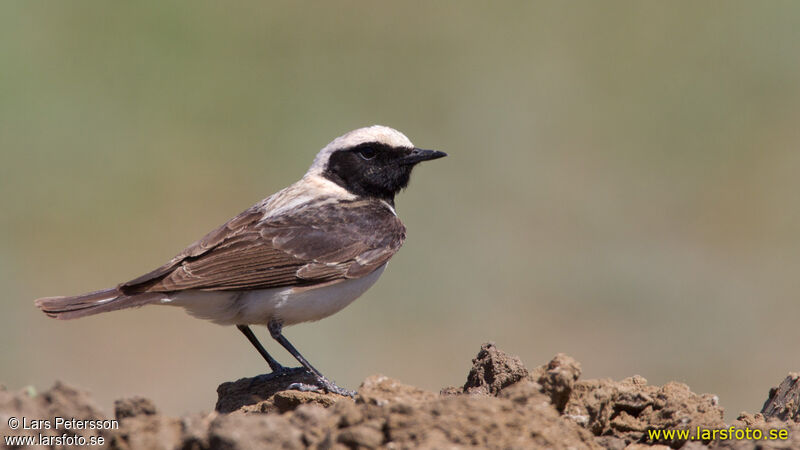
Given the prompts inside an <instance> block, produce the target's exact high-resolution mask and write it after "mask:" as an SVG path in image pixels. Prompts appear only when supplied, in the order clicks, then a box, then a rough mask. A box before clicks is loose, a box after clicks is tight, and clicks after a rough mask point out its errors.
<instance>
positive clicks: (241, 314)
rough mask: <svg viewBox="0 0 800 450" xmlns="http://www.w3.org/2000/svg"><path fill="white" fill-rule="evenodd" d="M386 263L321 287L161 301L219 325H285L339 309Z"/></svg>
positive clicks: (185, 295) (189, 294) (192, 294)
mask: <svg viewBox="0 0 800 450" xmlns="http://www.w3.org/2000/svg"><path fill="white" fill-rule="evenodd" d="M385 268H386V264H384V265H382V266H380V267H379V268H377V269H376V270H375V271H373V272H372V273H370V274H369V275H366V276H364V277H361V278H356V279H352V280H345V281H341V282H338V283H333V284H329V285H324V286H321V287H304V288H276V289H262V290H256V291H241V292H227V291H213V292H212V291H183V292H179V293H176V294H175V296H174V297H173V298H170V299H165V300H162V303H163V304H168V305H174V306H181V307H183V308H185V309H186V311H187V312H188V313H189V314H191V315H193V316H195V317H199V318H201V319H206V320H210V321H212V322H215V323H218V324H221V325H250V324H262V325H266V324H267V323H268V322H269V321H270V320H272V319H278V320H281V321H282V322H283V324H284V326H287V325H294V324H297V323H301V322H310V321H315V320H320V319H324V318H325V317H328V316H330V315H331V314H335V313H337V312H339V311H341V310H342V309H343V308H344V307H345V306H347V305H349V304H350V303H352V302H353V300H355V299H357V298H358V297H360V296H361V294H363V293H364V292H365V291H366V290H367V289H369V288H370V287H371V286H372V285H373V284H375V282H376V281H378V278H380V276H381V274H382V273H383V271H384V269H385Z"/></svg>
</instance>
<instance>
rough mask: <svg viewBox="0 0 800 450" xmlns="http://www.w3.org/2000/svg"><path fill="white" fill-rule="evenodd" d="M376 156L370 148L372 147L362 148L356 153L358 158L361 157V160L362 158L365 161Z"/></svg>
mask: <svg viewBox="0 0 800 450" xmlns="http://www.w3.org/2000/svg"><path fill="white" fill-rule="evenodd" d="M377 154H378V152H376V151H375V149H374V148H372V147H364V148H362V149H360V150H359V151H358V156H360V157H362V158H364V159H366V160H370V159H372V158H374V157H375V155H377Z"/></svg>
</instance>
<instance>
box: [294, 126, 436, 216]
mask: <svg viewBox="0 0 800 450" xmlns="http://www.w3.org/2000/svg"><path fill="white" fill-rule="evenodd" d="M444 156H447V154H446V153H444V152H439V151H435V150H423V149H420V148H417V147H414V144H412V143H411V141H410V140H409V139H408V138H407V137H406V136H405V135H404V134H403V133H401V132H399V131H397V130H395V129H392V128H389V127H384V126H381V125H374V126H371V127H365V128H359V129H357V130H353V131H351V132H349V133H347V134H345V135H343V136H339V137H338V138H336V139H334V140H333V141H332V142H331V143H330V144H328V145H326V146H325V148H323V149H322V150H320V152H319V153H318V154H317V157H316V158H315V159H314V163H313V164H312V165H311V168H310V169H309V173H313V174H315V175H321V176H323V177H325V178H327V179H329V180H331V181H333V182H334V183H336V184H338V185H339V186H341V187H343V188H345V189H346V190H347V191H349V192H351V193H353V194H355V195H358V196H363V197H374V198H380V199H383V200H386V201H389V202H391V203H393V202H394V196H395V195H396V194H397V193H398V192H400V190H401V189H403V188H405V187H406V186H408V180H409V178H410V176H411V170H412V169H413V168H414V166H415V165H417V164H418V163H420V162H422V161H428V160H431V159H437V158H442V157H444Z"/></svg>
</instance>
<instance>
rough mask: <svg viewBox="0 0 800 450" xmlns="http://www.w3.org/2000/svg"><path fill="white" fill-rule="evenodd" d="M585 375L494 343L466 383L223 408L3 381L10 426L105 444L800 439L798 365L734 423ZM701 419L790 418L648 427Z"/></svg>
mask: <svg viewBox="0 0 800 450" xmlns="http://www.w3.org/2000/svg"><path fill="white" fill-rule="evenodd" d="M580 374H581V369H580V364H579V363H578V362H577V361H575V360H574V359H572V358H570V357H569V356H566V355H563V354H559V355H556V357H555V358H553V360H552V361H550V362H549V363H548V364H546V365H544V366H540V367H536V368H534V369H532V370H528V369H526V368H525V366H524V365H523V364H522V361H520V360H519V358H517V357H514V356H509V355H507V354H505V353H504V352H502V351H500V350H498V349H497V348H496V347H495V346H494V345H493V344H484V345H483V346H482V347H481V350H480V352H479V353H478V355H477V357H476V358H475V359H474V360H473V365H472V369H471V370H470V371H469V374H468V375H467V381H466V383H465V384H464V385H463V386H461V387H447V388H444V389H442V391H441V392H439V393H434V392H428V391H424V390H421V389H418V388H416V387H413V386H409V385H405V384H402V383H401V382H399V381H397V380H393V379H391V378H388V377H385V376H380V375H377V376H372V377H369V378H367V379H366V380H365V381H364V382H363V383H362V385H361V387H360V388H359V389H358V395H357V396H356V398H355V400H352V399H350V398H347V397H341V396H338V395H333V394H319V393H313V392H300V391H294V390H286V387H287V386H288V385H289V384H290V383H292V382H295V381H302V380H297V379H292V380H289V379H280V380H272V381H270V380H265V379H264V378H263V377H262V378H259V377H256V378H245V379H241V380H238V381H236V382H230V383H223V384H222V385H220V386H219V388H218V389H217V392H218V394H219V399H218V402H217V405H216V408H215V411H214V412H211V413H200V414H194V415H190V416H184V417H168V416H164V415H162V414H160V413H159V412H158V410H157V407H156V406H155V405H154V403H153V402H152V401H150V400H147V399H143V398H129V399H123V400H119V401H117V402H116V404H115V414H114V417H108V416H106V415H105V414H104V413H103V412H102V411H100V409H98V408H97V407H96V406H95V405H94V403H93V401H92V399H91V398H90V397H89V395H88V394H87V393H86V392H84V391H81V390H78V389H75V388H73V387H70V386H68V385H66V384H63V383H56V384H55V386H53V387H52V388H51V389H49V390H48V391H45V392H43V393H40V394H38V395H37V394H35V393H34V392H33V391H32V390H31V389H28V390H23V391H20V392H11V391H8V390H7V389H5V388H0V431H1V433H0V434H2V435H4V436H6V435H12V434H13V435H22V434H26V433H27V434H30V435H34V436H38V434H39V433H42V434H44V435H45V436H60V435H62V433H63V430H53V429H49V430H48V429H45V430H16V431H11V430H10V429H9V428H8V421H9V419H10V418H11V417H17V418H20V417H23V416H24V417H27V418H39V419H46V418H52V417H56V416H60V417H70V418H71V417H75V418H80V419H109V418H116V419H117V420H119V429H116V430H102V431H89V430H80V431H78V432H77V434H80V435H81V436H83V437H85V438H90V437H91V436H98V437H99V436H101V437H102V438H103V439H104V445H103V447H100V448H112V449H160V448H163V449H256V448H286V449H300V448H309V447H310V448H336V449H339V448H341V449H345V448H349V449H353V448H359V449H370V448H397V449H403V448H426V449H442V448H509V449H516V448H556V449H558V448H574V449H582V448H590V449H600V448H610V449H625V448H628V449H638V448H645V447H651V446H655V447H656V448H663V449H667V448H669V447H672V448H684V449H692V450H694V449H703V448H732V449H750V448H770V449H771V448H786V449H790V448H795V449H799V448H800V411H798V395H800V394H798V393H800V376H798V374H790V375H789V377H787V378H786V380H784V381H783V383H781V385H780V386H778V387H776V388H773V389H771V390H770V391H769V398H768V399H767V402H766V403H765V405H764V407H763V408H762V411H763V412H764V414H762V413H757V414H742V415H741V416H740V417H739V418H738V419H737V420H736V421H735V422H734V423H732V424H726V423H724V422H723V419H722V417H723V409H722V407H721V406H720V405H719V404H718V399H717V397H716V396H714V395H712V394H702V395H698V394H695V393H693V392H692V391H691V390H689V387H688V386H686V385H684V384H680V383H667V384H665V385H664V386H650V385H648V384H647V380H645V379H644V378H642V377H640V376H633V377H630V378H626V379H624V380H622V381H612V380H607V379H606V380H585V381H579V378H580ZM765 390H766V389H765ZM765 415H766V416H767V417H769V419H767V418H765ZM698 426H699V427H703V428H714V429H721V428H726V427H729V426H735V427H738V428H739V429H742V430H744V429H745V428H746V427H749V428H750V429H751V430H755V429H758V430H762V432H763V433H764V435H765V436H766V435H767V432H768V430H776V429H785V430H787V432H788V436H789V437H788V439H787V440H772V441H768V440H761V441H754V440H739V441H736V440H711V441H709V440H706V441H688V442H687V441H679V440H672V441H663V440H662V441H658V442H653V441H652V440H651V439H650V438H649V437H648V433H647V430H648V429H664V428H673V429H690V430H695V429H696V427H698ZM93 448H98V447H93Z"/></svg>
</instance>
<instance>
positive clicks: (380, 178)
mask: <svg viewBox="0 0 800 450" xmlns="http://www.w3.org/2000/svg"><path fill="white" fill-rule="evenodd" d="M443 156H446V154H445V153H443V152H439V151H434V150H422V149H419V148H416V147H414V145H413V144H412V143H411V141H410V140H409V139H408V138H407V137H406V136H405V135H403V134H402V133H400V132H399V131H397V130H394V129H392V128H388V127H383V126H378V125H376V126H372V127H367V128H360V129H357V130H354V131H351V132H349V133H347V134H345V135H343V136H340V137H338V138H336V139H334V140H333V141H332V142H331V143H330V144H328V145H327V146H325V148H323V149H322V150H321V151H320V152H319V153H318V154H317V157H316V158H315V159H314V163H313V164H312V165H311V168H309V169H308V172H306V174H305V176H303V178H301V179H300V181H298V182H296V183H294V184H292V185H291V186H289V187H287V188H285V189H283V190H281V191H279V192H277V193H275V194H273V195H271V196H269V197H267V198H266V199H264V200H262V201H260V202H258V203H257V204H255V205H254V206H252V207H251V208H249V209H247V210H246V211H244V212H243V213H241V214H239V215H238V216H236V217H234V218H233V219H231V220H229V221H228V222H227V223H226V224H224V225H222V226H221V227H219V228H217V229H216V230H214V231H212V232H210V233H208V234H207V235H206V236H205V237H203V238H202V239H200V240H199V241H197V242H195V243H194V244H192V245H190V246H189V247H187V248H186V249H185V250H184V251H182V252H181V253H180V254H179V255H178V256H176V257H174V258H172V260H171V261H170V262H168V263H167V264H164V265H163V266H161V267H159V268H158V269H156V270H154V271H152V272H150V273H148V274H145V275H142V276H140V277H139V278H136V279H133V280H131V281H128V282H126V283H122V284H120V285H118V286H117V287H115V288H111V289H104V290H102V291H97V292H91V293H88V294H83V295H77V296H73V297H46V298H41V299H39V300H36V306H38V307H39V308H41V309H42V311H44V312H45V313H46V314H47V315H48V316H50V317H55V318H57V319H75V318H78V317H83V316H88V315H92V314H97V313H101V312H106V311H114V310H117V309H125V308H132V307H136V306H143V305H149V304H160V305H173V306H181V307H183V308H185V309H186V310H187V311H188V312H189V313H190V314H192V315H194V316H196V317H199V318H202V319H208V320H211V321H213V322H216V323H219V324H223V325H236V326H237V328H238V329H239V330H240V331H241V332H242V333H244V335H245V336H246V337H247V339H248V340H249V341H250V342H251V343H252V344H253V345H254V346H255V348H256V350H258V352H259V353H260V354H261V356H263V357H264V359H266V361H267V363H268V364H269V366H270V368H271V369H272V373H273V374H275V375H283V374H288V373H296V371H297V370H307V371H309V372H311V373H312V374H313V375H314V376H315V377H316V379H317V382H318V384H319V387H321V388H323V389H325V390H327V391H330V392H336V393H340V394H345V395H352V392H350V391H347V390H345V389H342V388H340V387H338V386H336V385H335V384H333V383H332V382H330V381H329V380H328V379H327V378H325V377H324V376H323V375H322V374H321V373H320V372H319V371H318V370H317V369H315V368H314V367H313V366H312V365H311V364H309V362H308V361H307V360H306V359H305V358H303V356H302V355H301V354H300V353H299V352H298V351H297V350H296V349H295V348H294V346H293V345H292V344H291V343H289V341H288V340H286V338H285V337H284V336H283V334H282V333H281V330H282V328H283V327H284V326H287V325H294V324H297V323H301V322H308V321H314V320H319V319H322V318H324V317H327V316H330V315H331V314H334V313H336V312H338V311H339V310H341V309H342V308H344V307H345V306H347V305H348V304H350V303H351V302H352V301H353V300H355V299H356V298H358V297H359V296H360V295H361V294H363V293H364V291H366V290H367V289H368V288H369V287H370V286H372V285H373V284H374V283H375V281H377V280H378V277H380V276H381V274H382V273H383V270H384V269H385V268H386V263H387V262H388V261H389V259H390V258H391V257H392V255H394V254H395V252H397V250H398V249H399V248H400V246H401V245H403V241H404V240H405V238H406V233H405V231H406V230H405V227H404V226H403V224H402V223H401V222H400V219H398V218H397V214H396V213H395V210H394V197H395V195H396V194H397V193H398V192H399V191H400V190H401V189H403V188H405V187H406V186H407V185H408V180H409V177H410V175H411V170H412V169H413V168H414V166H415V165H416V164H417V163H419V162H422V161H427V160H430V159H437V158H441V157H443ZM251 324H261V325H266V326H267V328H268V329H269V332H270V335H271V336H272V337H273V338H274V339H275V340H276V341H278V343H280V344H281V345H282V346H283V347H284V348H285V349H286V350H287V351H288V352H289V353H291V354H292V356H294V357H295V358H296V359H297V360H298V361H299V362H300V364H301V365H302V366H303V368H304V369H301V368H297V369H288V368H285V367H283V366H282V365H281V364H280V363H278V362H277V361H276V360H275V359H274V358H272V356H270V355H269V353H267V351H266V350H265V349H264V347H263V346H262V345H261V344H260V343H259V342H258V340H257V339H256V337H255V335H254V334H253V332H252V331H251V330H250V328H249V327H248V325H251ZM300 387H301V388H308V386H305V387H303V386H300Z"/></svg>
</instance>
